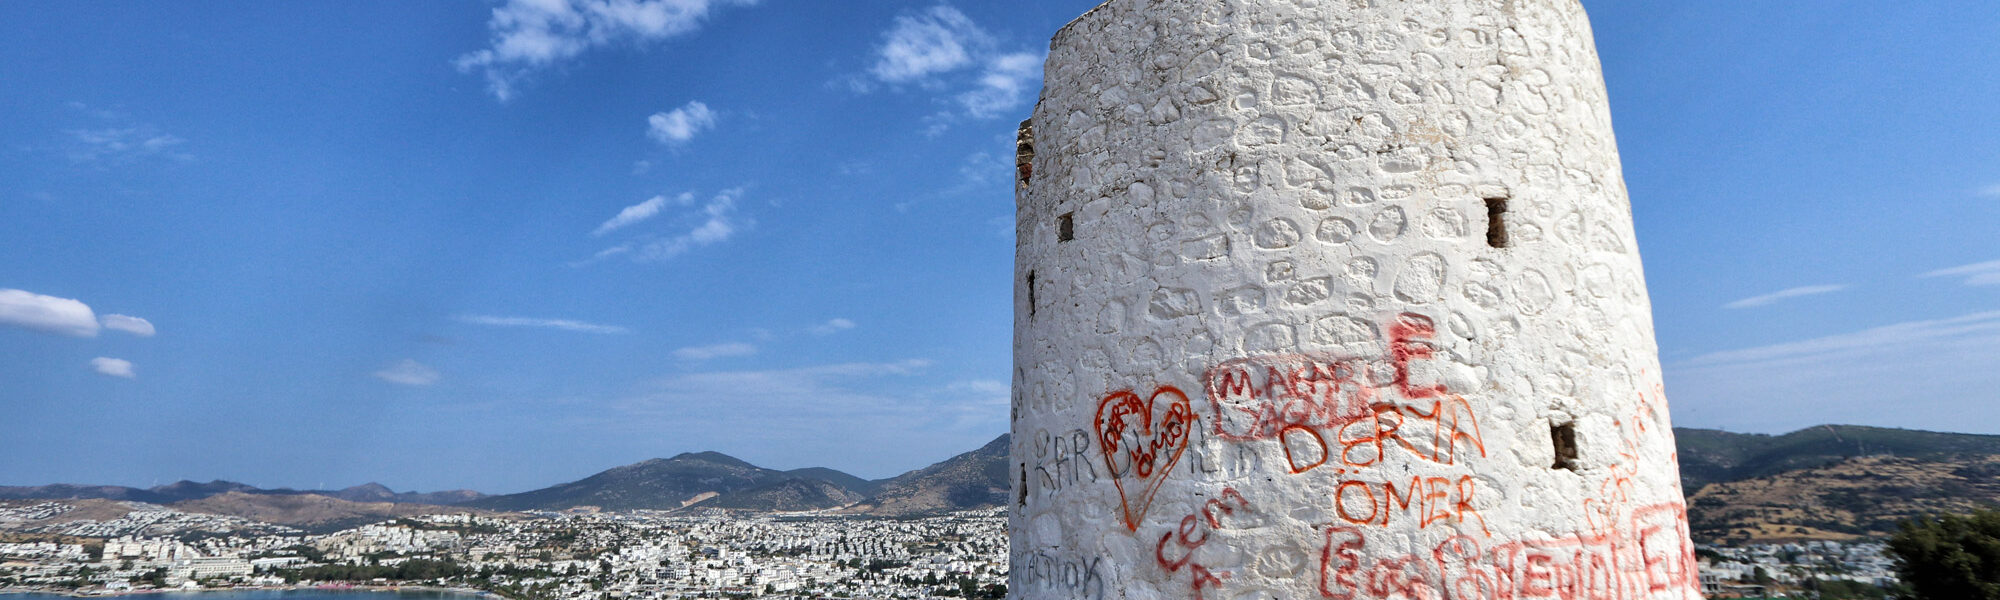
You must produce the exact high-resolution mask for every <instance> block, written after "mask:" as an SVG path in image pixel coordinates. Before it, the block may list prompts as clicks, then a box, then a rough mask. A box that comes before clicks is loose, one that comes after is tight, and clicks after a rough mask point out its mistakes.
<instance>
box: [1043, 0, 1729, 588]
mask: <svg viewBox="0 0 2000 600" xmlns="http://www.w3.org/2000/svg"><path fill="white" fill-rule="evenodd" d="M1019 169H1020V178H1019V185H1018V187H1017V193H1018V198H1017V201H1018V224H1017V230H1018V232H1019V241H1018V250H1017V252H1018V255H1017V257H1018V258H1017V262H1016V278H1015V280H1016V286H1017V287H1016V288H1015V289H1016V293H1015V340H1014V348H1015V350H1014V366H1015V374H1014V394H1015V396H1014V416H1013V432H1014V435H1013V449H1012V451H1013V458H1014V460H1013V463H1014V464H1012V465H1010V467H1011V468H1012V470H1015V471H1016V473H1015V474H1014V475H1015V477H1016V484H1017V486H1018V487H1017V488H1016V496H1015V498H1014V500H1015V502H1014V505H1013V507H1012V514H1011V517H1010V527H1011V530H1012V544H1013V547H1012V560H1013V563H1012V576H1011V577H1012V579H1011V581H1010V585H1009V588H1008V589H1009V590H1010V591H1011V593H1012V594H1013V595H1014V597H1016V598H1024V599H1026V598H1033V599H1040V598H1086V599H1092V600H1095V599H1115V598H1133V599H1156V598H1157V599H1165V598H1204V599H1222V600H1238V599H1261V598H1315V597H1319V598H1338V599H1351V598H1406V599H1411V600H1417V599H1433V598H1436V599H1443V598H1451V599H1460V598H1480V599H1503V598H1509V599H1511V598H1521V599H1530V598H1562V599H1565V600H1585V599H1598V598H1605V599H1610V598H1616V599H1632V598H1649V599H1650V598H1699V597H1700V595H1699V583H1698V579H1697V575H1696V573H1695V567H1694V562H1693V559H1692V554H1691V545H1690V543H1689V540H1688V535H1687V525H1686V517H1685V510H1684V506H1683V504H1682V498H1681V492H1680V487H1679V478H1678V475H1677V468H1676V464H1675V461H1676V459H1675V455H1674V442H1673V434H1672V430H1671V428H1670V425H1669V423H1668V418H1667V410H1666V403H1665V399H1664V398H1663V397H1662V395H1661V385H1660V372H1659V362H1658V358H1657V353H1656V348H1655V343H1654V339H1653V326H1652V320H1651V314H1650V312H1651V308H1650V306H1649V304H1648V300H1647V296H1646V289H1645V280H1644V277H1643V274H1642V273H1641V271H1640V264H1639V255H1638V251H1637V246H1636V243H1635V240H1634V237H1633V230H1632V218H1631V209H1630V206H1629V204H1628V201H1627V199H1626V194H1625V187H1624V182H1623V179H1622V176H1621V174H1620V167H1619V163H1618V155H1617V148H1616V145H1615V143H1614V141H1613V139H1612V132H1611V120H1610V114H1609V111H1608V109H1607V108H1606V102H1605V91H1604V83H1603V77H1602V74H1601V73H1600V70H1599V66H1598V61H1597V56H1596V51H1595V48H1594V46H1593V43H1592V41H1591V35H1590V29H1589V23H1588V21H1587V19H1586V18H1585V15H1584V12H1583V9H1582V7H1581V6H1579V4H1578V3H1577V1H1576V0H1282V1H1281V0H1259V1H1254V2H1233V1H1232V2H1223V1H1196V0H1110V1H1109V2H1106V3H1104V4H1103V5H1101V6H1099V7H1097V8H1095V9H1093V10H1091V11H1090V12H1089V13H1087V14H1085V15H1083V16H1082V17H1079V18H1078V19H1076V20H1075V21H1074V22H1072V23H1070V24H1069V25H1068V26H1066V27H1064V28H1063V29H1062V31H1061V32H1059V33H1057V34H1056V36H1055V39H1054V41H1053V42H1052V44H1051V48H1050V54H1049V58H1048V63H1047V68H1046V75H1045V87H1044V89H1043V92H1042V97H1041V101H1040V103H1039V104H1038V105H1037V106H1036V107H1035V111H1034V116H1033V118H1031V119H1029V120H1028V121H1027V122H1025V123H1023V124H1022V127H1021V142H1020V157H1019Z"/></svg>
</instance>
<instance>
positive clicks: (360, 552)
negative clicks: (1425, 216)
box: [0, 501, 1895, 600]
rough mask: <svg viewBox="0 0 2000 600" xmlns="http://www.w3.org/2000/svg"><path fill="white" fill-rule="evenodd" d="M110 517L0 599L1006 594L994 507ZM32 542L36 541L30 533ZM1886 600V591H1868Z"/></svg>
mask: <svg viewBox="0 0 2000 600" xmlns="http://www.w3.org/2000/svg"><path fill="white" fill-rule="evenodd" d="M121 504H129V505H131V506H129V508H132V509H133V510H131V512H128V513H125V514H124V515H122V516H119V517H117V518H112V519H106V520H102V521H99V520H92V519H68V520H65V519H64V518H63V517H65V516H74V515H73V514H72V513H73V512H74V511H76V510H77V509H76V507H75V505H73V504H71V503H67V502H64V501H32V502H30V501H14V502H11V503H7V504H5V505H0V529H4V531H5V532H6V534H5V535H6V536H7V537H5V538H0V539H5V540H6V541H4V542H0V591H16V592H54V593H64V594H74V595H112V594H122V593H135V592H143V591H150V590H169V589H216V588H295V587H332V588H348V587H375V588H389V587H397V588H404V589H408V588H412V587H416V588H436V589H455V590H460V591H465V592H476V593H487V594H493V595H498V596H502V597H506V598H513V599H519V600H531V599H542V598H576V599H583V600H611V599H666V598H773V599H806V598H897V599H929V598H967V599H976V598H1002V597H1005V595H1006V585H1005V584H1006V579H1007V572H1008V556H1007V532H1006V515H1005V511H1004V510H1001V509H988V510H976V511H959V512H954V513H948V514H943V515H938V516H930V517H920V518H881V517H856V516H848V515H838V514H832V513H830V512H823V511H808V512H799V513H774V514H757V513H744V512H736V511H724V510H715V509H709V510H701V511H691V512H689V511H677V512H665V511H643V510H642V511H623V512H597V511H532V512H523V513H496V514H469V513H458V514H434V515H421V516H414V517H403V518H395V519H389V520H382V521H377V522H372V523H366V524H361V525H357V526H353V527H348V528H344V529H339V530H336V531H330V532H320V533H309V532H307V531H304V530H301V529H296V528H292V527H286V526H279V525H270V524H265V523H260V522H256V521H252V520H249V519H244V518H240V517H232V516H219V515H208V514H197V513H186V512H180V511H175V510H172V509H168V508H165V507H160V506H157V505H148V504H144V503H136V502H134V503H121ZM30 540H39V541H30ZM1883 548H1884V547H1883V545H1882V544H1880V543H1878V542H1866V541H1862V542H1829V541H1816V542H1804V543H1786V544H1756V545H1745V546H1736V547H1716V546H1706V545H1704V546H1700V547H1698V548H1697V553H1698V554H1699V555H1700V557H1701V564H1702V571H1703V577H1702V579H1703V583H1704V586H1703V587H1704V592H1705V593H1706V594H1707V595H1708V596H1709V597H1712V598H1723V597H1792V598H1821V597H1824V598H1839V597H1871V596H1865V595H1864V596H1843V595H1839V594H1832V595H1829V594H1826V593H1825V592H1824V591H1823V590H1829V589H1838V590H1850V589H1855V590H1880V589H1885V588H1888V587H1891V586H1894V585H1895V579H1894V575H1893V568H1892V567H1893V565H1892V564H1891V562H1890V561H1889V559H1888V558H1886V557H1885V556H1884V555H1883ZM1872 597H1879V596H1872Z"/></svg>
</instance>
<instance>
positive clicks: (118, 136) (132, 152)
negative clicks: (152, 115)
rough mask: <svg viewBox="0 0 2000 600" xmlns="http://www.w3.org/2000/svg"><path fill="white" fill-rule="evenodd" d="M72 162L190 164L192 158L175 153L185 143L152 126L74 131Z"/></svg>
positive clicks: (71, 146) (70, 156) (70, 147)
mask: <svg viewBox="0 0 2000 600" xmlns="http://www.w3.org/2000/svg"><path fill="white" fill-rule="evenodd" d="M68 133H69V135H70V142H71V143H70V146H69V152H68V154H69V159H70V161H71V162H75V163H78V164H87V163H130V162H134V161H137V160H139V159H143V158H149V157H155V156H157V157H163V158H171V159H175V160H188V159H191V158H193V157H192V156H190V155H188V154H186V153H182V152H177V151H175V149H174V147H175V146H179V145H181V144H182V143H185V142H186V141H187V140H183V139H181V138H178V137H174V136H173V135H170V134H167V133H165V132H162V131H160V130H159V129H158V128H155V127H153V126H152V125H133V126H129V127H105V128H100V129H72V130H70V131H69V132H68Z"/></svg>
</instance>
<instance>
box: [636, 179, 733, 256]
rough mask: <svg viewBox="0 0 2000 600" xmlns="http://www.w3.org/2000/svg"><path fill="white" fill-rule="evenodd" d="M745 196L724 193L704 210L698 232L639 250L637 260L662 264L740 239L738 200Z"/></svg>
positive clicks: (692, 231) (730, 192) (710, 201)
mask: <svg viewBox="0 0 2000 600" xmlns="http://www.w3.org/2000/svg"><path fill="white" fill-rule="evenodd" d="M742 195H743V188H733V189H728V190H723V191H722V193H720V194H716V195H715V197H714V198H712V199H710V200H709V201H708V204H707V205H704V206H702V208H701V214H702V216H703V221H702V222H701V224H700V225H696V226H695V227H694V229H691V230H689V231H688V232H687V233H683V234H680V235H677V236H674V237H671V238H667V239H664V240H655V241H653V242H652V243H649V244H646V245H644V246H642V247H640V248H639V249H638V255H637V256H636V257H634V260H641V261H662V260H667V259H670V258H673V257H676V256H680V255H681V254H684V253H686V252H687V251H689V250H693V249H695V248H700V247H702V246H707V245H710V244H716V243H720V242H723V241H726V240H728V239H729V238H730V236H734V235H736V231H737V229H738V227H739V226H740V225H741V223H740V222H738V221H737V220H736V199H737V198H738V197H740V196H742Z"/></svg>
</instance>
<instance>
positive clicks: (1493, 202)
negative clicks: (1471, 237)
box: [1486, 198, 1507, 248]
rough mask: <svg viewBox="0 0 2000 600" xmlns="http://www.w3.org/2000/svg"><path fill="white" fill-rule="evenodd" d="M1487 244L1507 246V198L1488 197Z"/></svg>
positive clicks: (1498, 246) (1499, 246)
mask: <svg viewBox="0 0 2000 600" xmlns="http://www.w3.org/2000/svg"><path fill="white" fill-rule="evenodd" d="M1486 245H1488V246H1492V247H1494V248H1505V247H1507V199H1506V198H1487V199H1486Z"/></svg>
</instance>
